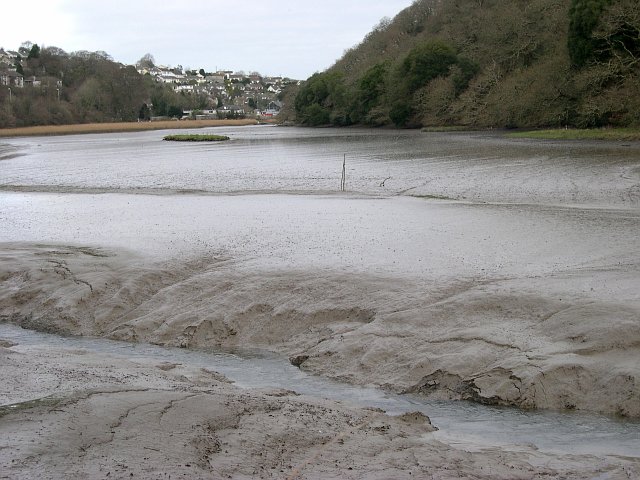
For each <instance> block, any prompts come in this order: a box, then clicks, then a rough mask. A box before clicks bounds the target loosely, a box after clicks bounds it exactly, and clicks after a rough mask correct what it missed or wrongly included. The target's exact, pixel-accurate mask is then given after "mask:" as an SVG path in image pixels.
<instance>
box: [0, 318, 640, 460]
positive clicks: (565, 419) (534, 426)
mask: <svg viewBox="0 0 640 480" xmlns="http://www.w3.org/2000/svg"><path fill="white" fill-rule="evenodd" d="M0 338H3V339H6V340H10V341H13V342H15V343H17V344H20V345H24V346H42V345H45V346H50V347H56V348H67V349H72V350H78V349H81V350H85V351H90V352H96V353H102V354H109V355H116V356H118V357H124V358H127V359H131V360H134V361H135V360H138V361H141V360H150V359H151V360H155V361H156V362H170V363H179V364H182V365H185V366H193V367H202V368H207V369H210V370H215V371H217V372H220V373H222V374H224V375H225V376H226V377H227V378H229V379H230V380H233V381H234V383H235V384H236V385H238V386H239V387H242V388H265V387H275V388H285V389H288V390H293V391H295V392H297V393H301V394H305V395H311V396H315V397H321V398H328V399H332V400H338V401H342V402H347V403H349V404H353V405H359V406H363V407H377V408H381V409H383V410H385V411H386V412H387V413H389V414H391V415H397V414H402V413H405V412H415V411H420V412H422V413H424V414H425V415H427V416H429V417H430V418H431V422H432V423H433V424H434V425H435V426H437V427H438V428H439V429H440V430H439V431H438V432H436V433H435V434H434V435H435V437H436V438H438V439H440V440H442V441H443V442H447V443H451V444H459V445H463V446H464V447H466V448H474V447H476V448H479V447H488V446H493V445H497V446H510V447H511V448H517V447H518V446H520V447H522V446H529V447H530V446H534V447H535V448H537V449H539V450H541V451H545V452H550V453H561V454H564V453H572V454H593V455H622V456H629V457H637V458H640V441H639V440H640V422H629V421H621V420H616V419H615V418H611V417H607V416H603V415H593V414H585V413H561V412H549V411H538V412H536V411H522V410H517V409H514V408H499V407H489V406H483V405H479V404H476V403H471V402H443V401H441V402H438V401H428V400H425V399H423V398H420V397H416V396H409V395H395V394H392V393H387V392H384V391H382V390H380V389H376V388H364V387H357V386H351V385H345V384H343V383H338V382H334V381H331V380H328V379H325V378H321V377H317V376H312V375H308V374H307V373H305V372H304V371H303V370H300V369H299V368H296V367H294V366H292V365H291V364H290V363H289V362H288V361H287V360H286V359H285V358H282V357H280V356H278V355H275V354H271V353H269V352H260V351H255V350H253V351H236V352H233V353H226V352H214V351H206V350H187V349H178V348H165V347H159V346H155V345H148V344H131V343H125V342H116V341H112V340H106V339H102V338H86V337H84V338H83V337H60V336H55V335H48V334H44V333H37V332H33V331H29V330H23V329H22V328H20V327H16V326H13V325H9V324H0Z"/></svg>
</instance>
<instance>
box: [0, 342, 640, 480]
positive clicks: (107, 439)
mask: <svg viewBox="0 0 640 480" xmlns="http://www.w3.org/2000/svg"><path fill="white" fill-rule="evenodd" d="M0 366H1V367H2V370H3V381H4V384H5V386H6V387H7V388H5V389H4V390H3V392H2V393H0V404H2V407H0V433H1V435H0V466H1V467H0V469H1V471H2V472H3V476H4V475H6V476H7V477H8V478H15V479H23V478H24V479H27V478H34V477H37V478H45V479H53V478H69V477H74V478H84V477H86V478H105V479H106V478H131V477H133V478H168V477H169V476H170V477H171V478H216V479H217V478H287V479H304V478H308V479H320V478H354V479H355V478H427V477H428V478H441V479H447V478H471V477H472V478H487V479H489V478H491V479H518V478H522V479H532V478H549V477H562V478H576V479H577V478H585V477H603V478H631V477H634V476H637V475H638V474H640V464H639V463H638V460H637V459H633V458H623V457H616V456H607V457H599V456H592V455H556V454H549V453H542V452H539V451H536V450H535V449H533V448H529V447H526V446H524V447H517V448H516V447H512V448H499V447H486V448H477V447H476V448H469V447H468V446H467V447H465V446H462V445H456V444H446V443H443V442H440V441H437V440H436V439H434V438H433V436H432V434H431V432H433V431H434V428H433V426H432V425H431V424H430V422H429V419H428V417H426V416H424V415H422V414H405V415H402V416H399V417H390V416H387V415H385V414H384V413H382V412H379V411H376V410H372V409H366V408H356V407H352V406H351V407H350V406H348V405H344V404H341V403H339V402H333V401H328V400H318V399H315V398H310V397H305V396H299V395H296V394H294V393H293V392H290V391H286V390H274V389H263V390H241V389H239V388H236V387H235V386H234V385H232V384H230V383H229V381H228V380H227V379H226V378H225V377H224V376H223V375H221V374H219V373H217V372H215V371H212V370H209V369H204V368H194V367H191V366H189V365H183V364H175V363H168V362H158V361H144V360H140V359H138V360H133V359H128V358H125V357H122V356H116V355H105V354H98V353H95V352H92V351H89V350H77V349H75V350H69V349H61V348H52V347H51V346H50V345H42V346H38V345H20V344H13V345H12V344H9V343H8V342H3V343H2V346H0Z"/></svg>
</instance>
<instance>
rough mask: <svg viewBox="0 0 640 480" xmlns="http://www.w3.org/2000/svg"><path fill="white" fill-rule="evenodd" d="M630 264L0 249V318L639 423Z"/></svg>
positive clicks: (639, 310) (638, 349)
mask: <svg viewBox="0 0 640 480" xmlns="http://www.w3.org/2000/svg"><path fill="white" fill-rule="evenodd" d="M637 278H638V266H637V265H634V264H631V263H625V264H621V265H619V267H618V268H617V269H616V270H615V271H612V270H610V269H604V270H602V271H599V270H598V269H594V268H584V269H576V270H574V271H571V272H567V271H564V272H562V273H559V274H557V275H548V276H544V277H536V276H531V277H528V278H511V279H510V278H504V279H486V280H484V281H479V280H478V279H468V280H461V281H460V282H458V283H446V284H438V283H429V282H421V283H416V282H413V281H409V280H408V279H406V278H404V279H403V278H398V277H393V276H389V275H381V276H375V275H364V274H357V275H356V274H349V273H345V272H336V271H331V270H305V271H299V270H273V269H272V270H259V271H248V270H247V269H246V268H242V267H241V266H239V265H238V263H237V262H235V261H231V260H229V259H225V258H224V257H206V258H197V259H192V260H190V261H186V262H184V261H181V262H177V261H176V262H174V263H168V262H157V261H156V262H154V261H151V260H149V259H145V258H144V257H137V256H135V255H134V254H132V253H127V252H125V251H120V250H106V249H102V250H101V249H90V248H72V247H66V246H45V245H39V246H38V245H24V244H23V245H18V244H5V245H3V248H2V253H1V254H0V280H1V285H2V288H1V289H0V292H2V293H0V315H2V317H1V318H2V319H4V320H5V321H12V322H15V323H18V324H20V325H22V326H25V327H28V328H33V329H37V330H43V331H49V332H63V333H71V334H74V335H79V334H80V335H99V336H105V337H109V338H114V339H121V340H127V341H145V342H151V343H158V344H165V345H174V346H182V347H196V346H198V347H199V346H222V347H224V348H233V347H235V346H242V347H248V346H255V347H260V348H266V349H269V350H272V351H276V352H279V353H282V354H285V355H288V356H291V357H292V359H293V360H294V361H297V362H298V363H299V364H300V366H301V368H305V369H308V370H310V371H312V372H314V373H318V374H322V375H326V376H329V377H333V378H337V379H340V380H344V381H347V382H351V383H357V384H374V385H381V386H383V387H385V388H389V389H392V390H394V391H398V392H402V391H406V392H416V393H419V394H422V395H426V396H429V397H432V398H446V399H469V400H474V401H477V402H481V403H487V404H497V405H514V406H518V407H522V408H552V409H579V410H586V411H597V412H603V413H608V414H618V415H622V416H626V417H632V418H633V417H640V385H639V382H638V378H640V364H639V363H638V361H637V359H638V358H640V330H639V329H638V319H639V318H640V305H639V303H640V302H639V301H638V292H637V291H636V289H635V288H634V285H636V282H635V279H637Z"/></svg>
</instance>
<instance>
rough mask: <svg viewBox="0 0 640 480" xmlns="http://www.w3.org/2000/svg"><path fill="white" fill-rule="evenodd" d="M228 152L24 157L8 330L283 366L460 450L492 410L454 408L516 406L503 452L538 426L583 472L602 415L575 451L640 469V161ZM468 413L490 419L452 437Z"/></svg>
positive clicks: (611, 148)
mask: <svg viewBox="0 0 640 480" xmlns="http://www.w3.org/2000/svg"><path fill="white" fill-rule="evenodd" d="M215 133H217V134H223V135H228V136H230V137H231V140H230V141H228V142H224V143H214V144H200V143H197V144H184V143H170V142H164V141H162V137H163V136H164V135H165V134H166V132H144V133H125V134H102V135H82V136H65V137H47V138H44V137H41V138H19V139H11V140H2V141H1V142H0V224H1V225H2V228H1V229H0V242H2V243H1V245H2V250H1V251H0V254H1V258H0V260H2V262H1V263H0V266H1V267H2V271H0V280H1V281H2V282H3V286H2V289H3V293H0V318H1V319H3V320H5V321H11V322H13V323H17V324H20V325H22V326H24V327H27V328H31V329H36V330H43V331H47V332H58V333H64V334H72V335H88V336H94V337H95V336H102V337H108V338H110V339H116V340H124V341H129V342H148V343H157V344H161V345H168V346H179V347H190V348H195V349H202V348H222V349H225V350H228V349H237V348H257V349H260V350H261V351H271V352H275V353H277V354H278V355H281V356H284V358H286V357H291V358H292V361H293V362H294V363H296V364H297V365H300V368H301V369H302V370H304V371H305V372H308V373H311V374H317V375H322V376H325V377H329V378H332V379H334V380H338V381H339V382H343V383H349V384H358V385H362V386H367V387H376V388H377V387H382V388H384V389H385V391H387V392H395V393H403V394H405V395H406V394H411V395H415V397H412V398H420V399H429V400H430V401H432V402H434V403H432V406H433V408H434V412H435V411H436V410H437V409H439V410H437V411H438V413H433V414H432V416H433V417H434V418H432V420H434V423H436V420H435V419H436V418H437V419H438V421H439V422H440V425H441V426H442V430H441V432H440V433H439V435H441V437H442V438H447V435H449V438H454V437H456V435H458V436H460V435H464V429H460V428H458V427H456V425H461V424H464V423H469V422H470V420H468V418H469V416H468V415H469V411H470V410H469V408H470V407H469V406H468V404H466V403H458V404H456V403H449V402H451V401H458V400H469V401H473V402H475V405H480V404H487V405H492V406H493V407H491V408H493V410H491V409H489V410H478V411H476V410H472V411H474V412H476V413H473V414H471V415H472V416H473V415H477V416H479V417H482V418H483V420H482V421H483V422H484V423H482V427H481V430H482V431H485V432H486V431H489V430H490V429H491V427H488V425H489V424H491V422H492V421H495V426H496V428H497V429H498V430H496V431H497V432H500V431H502V432H507V431H509V430H511V434H510V436H507V435H506V433H504V435H505V439H506V440H504V442H503V443H505V442H506V443H511V442H514V443H518V442H521V441H523V440H522V436H520V437H518V438H515V437H517V435H516V436H515V437H514V435H513V432H515V431H516V427H517V425H518V423H520V424H523V425H524V424H527V425H533V426H530V427H527V428H530V429H529V430H527V432H530V433H527V434H526V435H525V436H527V435H529V437H530V442H529V443H532V444H536V445H539V446H541V447H544V446H545V445H551V446H550V447H549V448H551V449H561V450H562V449H563V448H565V447H562V448H561V447H558V445H559V444H560V443H563V442H558V441H557V439H558V438H560V437H562V436H563V435H564V436H566V435H569V434H568V433H566V434H565V433H560V434H558V432H568V431H569V430H571V431H573V432H575V431H579V429H580V427H579V425H580V424H581V421H582V420H581V419H586V418H587V416H588V415H590V414H592V415H594V416H593V419H596V420H593V421H594V422H596V423H595V424H588V422H587V423H582V425H583V426H584V428H585V432H587V433H586V434H585V435H583V437H584V445H583V446H582V447H581V446H580V440H579V438H580V435H573V436H571V442H570V443H571V444H572V445H574V447H572V448H573V450H571V449H570V448H568V447H567V448H566V449H565V451H575V452H584V451H588V452H590V453H593V451H594V448H592V446H593V438H591V439H589V438H586V436H588V435H591V434H589V433H588V432H594V431H595V430H598V429H602V431H607V432H609V433H607V435H604V436H603V438H602V442H603V444H606V443H607V442H610V443H609V444H608V446H603V447H602V449H601V452H603V453H606V454H609V453H614V454H615V453H617V454H621V455H628V456H632V457H634V458H637V457H638V450H637V448H635V449H634V447H633V445H634V444H635V445H638V444H640V426H639V425H638V423H637V419H638V418H640V256H639V252H640V235H639V233H640V144H638V143H626V144H625V143H603V142H552V141H529V140H515V139H508V138H506V137H504V136H503V135H502V134H501V133H424V132H417V131H397V130H360V129H339V130H337V129H298V128H282V127H273V126H255V127H240V128H217V129H215ZM343 162H345V166H346V191H345V192H341V191H340V185H341V172H342V165H343ZM3 331H4V332H5V333H6V332H7V331H5V330H3ZM7 335H8V334H7ZM0 338H2V335H1V334H0ZM251 361H252V362H255V361H256V360H255V359H253V360H251ZM266 364H269V363H268V362H267V363H266ZM292 368H293V367H292ZM291 375H293V374H291ZM266 376H267V377H268V378H272V377H270V376H269V375H266ZM278 376H279V375H273V382H274V383H278V384H280V380H278V379H276V377H278ZM284 376H285V377H286V376H287V375H284ZM238 381H239V382H240V383H241V381H240V380H238ZM332 385H333V384H332ZM294 387H295V385H293V386H292V385H291V384H290V383H288V384H286V388H291V389H293V390H295V388H294ZM324 388H325V387H316V388H315V390H314V391H312V392H306V393H312V394H313V395H316V394H317V395H320V396H321V393H322V392H321V391H322V390H323V389H324ZM327 388H328V387H327ZM331 388H332V389H333V388H334V387H333V386H332V387H331ZM346 390H347V389H346V387H345V391H346ZM332 395H334V393H332ZM345 395H346V394H345ZM349 395H352V394H349ZM403 398H405V397H403ZM420 401H421V402H422V400H420ZM442 402H444V403H442ZM428 405H429V404H428V403H427V404H426V406H425V407H424V408H422V407H421V410H423V411H424V412H425V413H427V414H428V410H429V406H428ZM438 405H439V406H438ZM442 405H446V408H445V407H443V406H442ZM452 405H453V407H452ZM456 405H458V406H459V412H458V414H459V415H467V417H464V418H467V420H460V418H462V417H459V416H458V417H456V416H455V415H456V414H452V415H453V416H452V418H450V419H449V420H447V419H446V412H447V411H451V412H453V411H455V410H456V408H458V407H456ZM503 406H508V407H517V408H520V409H523V411H528V410H531V409H540V410H545V411H549V412H555V413H549V414H547V416H545V415H539V416H535V415H529V416H526V419H525V417H522V416H519V415H518V413H517V412H518V411H515V410H514V411H509V412H511V413H508V414H507V413H501V412H504V410H500V409H497V410H496V409H495V407H503ZM473 408H480V409H482V408H483V407H478V406H474V407H473ZM574 410H578V411H580V414H575V413H574V414H573V415H569V414H567V413H558V412H567V411H574ZM480 411H482V412H485V413H477V412H480ZM443 412H444V413H443ZM487 412H488V413H487ZM496 412H497V413H496ZM514 412H515V413H514ZM596 414H597V416H596ZM601 415H605V417H602V416H601ZM607 416H608V417H607ZM612 416H617V420H614V419H613V417H612ZM453 417H455V419H454V418H453ZM550 418H552V419H553V420H552V421H551V423H553V424H557V426H558V431H557V432H551V431H550V430H553V426H549V419H550ZM505 419H507V420H505ZM536 419H540V422H542V423H541V425H544V427H542V428H541V427H540V425H538V427H536V426H535V422H536ZM576 419H577V420H576ZM603 419H604V420H603ZM563 422H566V425H563ZM585 422H586V420H585ZM446 425H450V426H451V427H450V428H451V431H449V432H448V431H447V427H446ZM456 429H457V430H456ZM501 429H502V430H501ZM616 429H619V430H618V432H619V435H617V437H618V438H617V439H615V438H616V434H615V432H616ZM461 432H462V433H461ZM546 433H548V440H549V441H548V442H545V435H546ZM468 435H469V437H470V438H471V437H474V438H478V437H481V435H479V432H478V431H477V430H476V431H474V430H473V429H471V432H468ZM501 435H502V434H501V433H496V434H495V435H494V436H493V440H492V442H496V443H500V442H499V441H498V440H497V438H499V437H500V436H501ZM456 438H458V437H456ZM552 439H553V440H552ZM607 439H609V440H607ZM565 443H566V442H565Z"/></svg>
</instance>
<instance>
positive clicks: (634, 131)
mask: <svg viewBox="0 0 640 480" xmlns="http://www.w3.org/2000/svg"><path fill="white" fill-rule="evenodd" d="M507 136H508V137H511V138H531V139H540V140H626V141H634V140H635V141H638V140H640V128H598V129H584V130H579V129H553V130H530V131H523V132H512V133H508V134H507Z"/></svg>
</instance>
